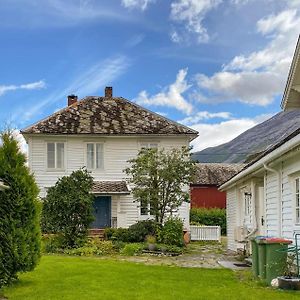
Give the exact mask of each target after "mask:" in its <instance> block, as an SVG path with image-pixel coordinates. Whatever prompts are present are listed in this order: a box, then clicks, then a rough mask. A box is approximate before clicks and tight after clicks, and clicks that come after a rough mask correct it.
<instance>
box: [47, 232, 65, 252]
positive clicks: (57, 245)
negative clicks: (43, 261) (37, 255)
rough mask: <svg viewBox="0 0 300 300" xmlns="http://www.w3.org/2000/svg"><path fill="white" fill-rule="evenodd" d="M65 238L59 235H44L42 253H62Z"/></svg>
mask: <svg viewBox="0 0 300 300" xmlns="http://www.w3.org/2000/svg"><path fill="white" fill-rule="evenodd" d="M63 243H64V240H63V237H62V236H61V235H59V234H44V235H43V237H42V251H43V252H44V253H60V252H62V248H63Z"/></svg>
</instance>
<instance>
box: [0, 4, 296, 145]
mask: <svg viewBox="0 0 300 300" xmlns="http://www.w3.org/2000/svg"><path fill="white" fill-rule="evenodd" d="M299 28H300V0H280V1H279V0H110V1H106V0H101V1H96V0H94V1H93V0H81V1H79V0H43V1H39V0H2V1H1V6H0V39H1V50H0V53H1V55H0V66H1V68H0V123H1V124H10V125H11V126H15V127H16V128H24V127H26V126H28V125H30V124H32V123H34V122H36V121H37V120H39V119H42V118H44V117H45V116H48V115H50V114H51V113H53V112H55V111H56V110H58V109H60V108H63V107H64V106H66V97H67V95H68V94H71V93H74V94H77V95H78V96H79V98H80V97H84V96H87V95H103V90H104V87H105V86H107V85H111V86H113V93H114V95H116V96H122V97H125V98H127V99H130V100H133V101H135V102H137V103H139V104H141V105H143V106H145V107H147V108H149V109H150V110H152V111H155V112H158V113H161V114H163V115H165V116H167V117H168V118H170V119H173V120H176V121H180V122H182V123H184V124H186V125H188V126H190V127H192V128H195V129H196V130H198V131H199V138H198V139H197V140H196V141H195V142H194V149H195V150H200V149H203V148H206V147H209V146H215V145H218V144H221V143H223V142H227V141H229V140H231V139H232V138H234V137H235V136H237V135H238V134H240V133H241V132H243V131H245V130H246V129H248V128H250V127H252V126H254V125H256V124H258V123H259V122H261V121H263V120H265V119H266V118H268V117H270V116H272V115H274V114H275V113H276V112H278V111H279V110H280V100H281V96H282V92H283V89H284V85H285V81H286V78H287V72H288V69H289V65H290V62H291V59H292V55H293V51H294V48H295V45H296V41H297V38H298V35H299Z"/></svg>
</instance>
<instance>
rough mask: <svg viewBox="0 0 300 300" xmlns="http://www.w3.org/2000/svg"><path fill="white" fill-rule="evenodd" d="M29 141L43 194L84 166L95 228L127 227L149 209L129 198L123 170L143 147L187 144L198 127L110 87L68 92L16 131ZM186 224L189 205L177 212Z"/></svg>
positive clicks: (31, 162) (186, 225)
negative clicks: (97, 92) (57, 106)
mask: <svg viewBox="0 0 300 300" xmlns="http://www.w3.org/2000/svg"><path fill="white" fill-rule="evenodd" d="M21 132H22V134H23V136H24V137H25V139H26V141H27V143H28V151H29V154H28V158H29V167H30V169H31V171H32V172H33V173H34V175H35V178H36V181H37V184H38V186H39V188H40V196H41V197H44V196H45V195H46V193H47V189H48V188H49V187H51V186H53V185H54V184H55V182H56V181H57V180H58V178H59V177H61V176H64V175H69V174H70V173H71V172H72V171H74V170H78V169H79V168H81V167H84V166H85V167H87V169H88V170H89V171H91V175H92V176H93V178H94V187H93V191H92V192H93V193H94V194H95V217H96V220H95V222H94V224H93V227H94V228H103V227H109V226H113V227H128V226H130V225H131V224H133V223H135V222H137V221H138V220H144V219H148V218H150V217H151V216H150V215H149V210H148V209H145V208H143V207H141V205H140V203H139V202H136V201H134V200H135V199H133V196H132V194H131V192H130V187H129V186H128V185H127V184H126V181H125V174H124V172H123V170H124V169H125V168H126V167H127V166H128V162H127V161H128V160H129V159H131V158H134V157H135V156H136V155H137V153H138V152H139V150H140V149H141V148H142V147H150V148H151V147H158V148H164V149H172V148H179V147H182V146H188V145H189V143H190V141H191V140H193V139H194V138H195V137H196V136H197V132H196V131H194V130H192V129H190V128H188V127H185V126H183V125H181V124H178V123H176V122H174V121H171V120H169V119H167V118H165V117H162V116H160V115H158V114H156V113H153V112H150V111H149V110H146V109H144V108H142V107H140V106H138V105H137V104H135V103H132V102H130V101H128V100H126V99H124V98H122V97H113V95H112V88H111V87H107V88H106V89H105V96H104V97H92V96H91V97H86V98H84V99H82V100H80V101H77V97H76V96H74V95H71V96H69V97H68V106H67V107H66V108H64V109H62V110H60V111H58V112H56V113H54V114H53V115H51V116H49V117H47V118H46V119H44V120H42V121H39V122H38V123H36V124H34V125H32V126H30V127H28V128H26V129H24V130H22V131H21ZM178 214H179V216H180V217H181V218H182V219H183V220H184V224H185V227H188V226H189V204H188V203H184V204H183V205H182V206H181V207H180V208H179V211H178Z"/></svg>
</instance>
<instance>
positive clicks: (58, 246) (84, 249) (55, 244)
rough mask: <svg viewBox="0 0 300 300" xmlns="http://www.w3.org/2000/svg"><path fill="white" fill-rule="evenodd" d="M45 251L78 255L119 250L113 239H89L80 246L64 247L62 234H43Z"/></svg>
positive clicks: (112, 252) (110, 252) (113, 252)
mask: <svg viewBox="0 0 300 300" xmlns="http://www.w3.org/2000/svg"><path fill="white" fill-rule="evenodd" d="M43 251H44V252H45V253H62V254H69V255H78V256H91V255H110V254H115V253H116V252H118V249H116V247H115V245H114V244H113V243H112V241H101V240H100V239H98V238H93V239H88V240H87V241H86V243H85V244H84V245H83V246H81V247H78V248H74V249H69V248H64V238H63V237H62V235H60V234H47V235H44V236H43Z"/></svg>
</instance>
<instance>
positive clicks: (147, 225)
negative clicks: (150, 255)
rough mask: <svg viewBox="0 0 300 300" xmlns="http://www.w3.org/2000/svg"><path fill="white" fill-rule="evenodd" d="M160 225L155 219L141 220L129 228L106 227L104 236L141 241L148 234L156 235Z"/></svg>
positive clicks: (111, 238)
mask: <svg viewBox="0 0 300 300" xmlns="http://www.w3.org/2000/svg"><path fill="white" fill-rule="evenodd" d="M159 226H160V225H159V224H157V223H156V222H155V221H154V220H146V221H139V222H137V223H135V224H133V225H131V226H130V227H129V228H106V229H105V231H104V236H105V238H106V239H107V240H115V241H122V242H132V243H140V242H144V241H145V239H146V236H147V235H155V234H156V231H157V228H159Z"/></svg>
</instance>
